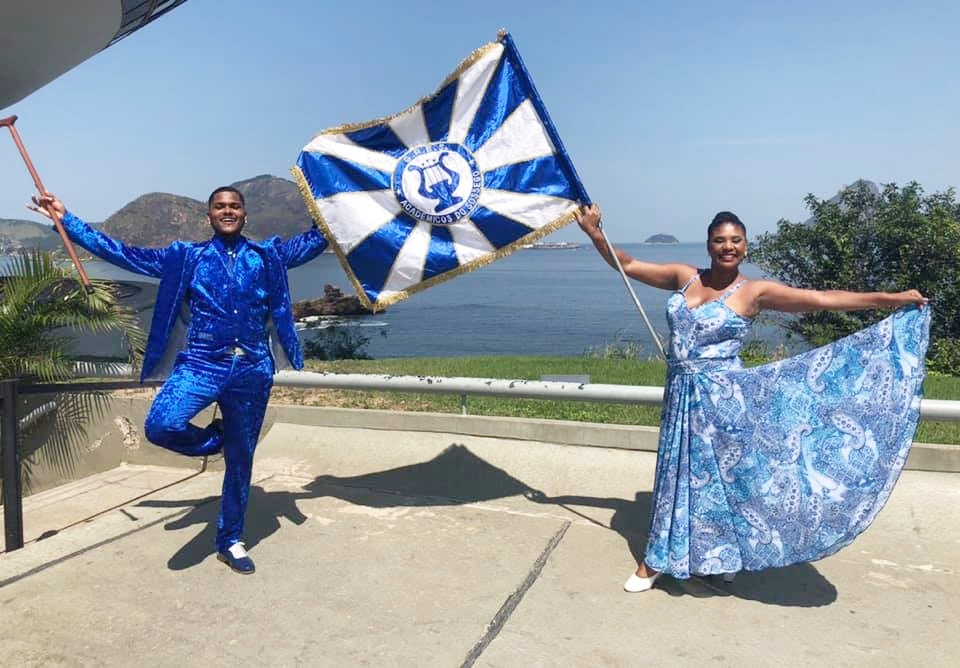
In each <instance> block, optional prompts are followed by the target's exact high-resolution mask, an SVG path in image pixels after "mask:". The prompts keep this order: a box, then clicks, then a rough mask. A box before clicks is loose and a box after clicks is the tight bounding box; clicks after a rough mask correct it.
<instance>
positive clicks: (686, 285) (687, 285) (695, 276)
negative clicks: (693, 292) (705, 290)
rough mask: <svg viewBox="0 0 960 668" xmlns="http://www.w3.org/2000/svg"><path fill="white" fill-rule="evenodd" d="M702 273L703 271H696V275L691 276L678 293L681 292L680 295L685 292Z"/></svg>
mask: <svg viewBox="0 0 960 668" xmlns="http://www.w3.org/2000/svg"><path fill="white" fill-rule="evenodd" d="M702 271H703V270H702V269H697V273H695V274H694V275H693V276H691V277H690V278H689V279H688V280H687V282H686V283H684V284H683V287H682V288H680V292H681V293H683V292H686V291H687V288H689V287H690V284H691V283H693V282H694V281H695V280H696V279H698V278H700V274H701V272H702Z"/></svg>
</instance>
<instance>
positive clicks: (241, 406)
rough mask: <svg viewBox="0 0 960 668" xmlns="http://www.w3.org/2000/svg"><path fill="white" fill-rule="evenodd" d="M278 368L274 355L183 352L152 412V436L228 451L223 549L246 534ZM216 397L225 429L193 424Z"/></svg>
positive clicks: (194, 448) (179, 448) (198, 452)
mask: <svg viewBox="0 0 960 668" xmlns="http://www.w3.org/2000/svg"><path fill="white" fill-rule="evenodd" d="M273 371H274V366H273V360H272V359H271V358H270V357H267V358H265V359H262V360H251V359H250V358H248V357H246V356H244V355H229V356H225V357H216V356H211V355H208V354H205V353H197V352H192V351H189V350H188V351H185V352H182V353H180V355H179V356H178V357H177V364H176V366H175V367H174V369H173V372H172V373H171V374H170V377H169V378H167V380H166V382H165V383H164V384H163V387H161V388H160V391H159V392H158V393H157V398H156V399H155V400H154V402H153V405H152V406H151V407H150V412H149V414H148V415H147V420H146V424H145V425H144V431H145V433H146V436H147V438H148V439H149V440H150V441H151V442H153V443H155V444H157V445H159V446H161V447H163V448H167V449H168V450H173V451H174V452H179V453H180V454H184V455H189V456H191V457H199V456H205V455H214V454H217V453H218V452H221V451H222V452H223V459H224V463H225V465H226V471H225V472H224V475H223V494H222V498H221V500H220V515H219V517H218V519H217V551H218V552H223V551H224V550H226V549H227V548H229V547H230V546H231V545H233V544H234V543H236V542H237V541H239V540H240V538H241V536H242V535H243V521H244V516H245V515H246V512H247V501H248V498H249V495H250V477H251V475H252V473H253V453H254V450H255V449H256V447H257V439H258V438H259V436H260V428H261V427H262V426H263V416H264V413H265V412H266V410H267V402H268V400H269V399H270V389H271V388H272V387H273ZM214 402H217V404H218V405H219V406H220V412H221V414H222V415H223V426H222V432H221V429H220V428H218V427H216V426H214V425H210V426H207V427H197V426H196V425H193V424H190V420H192V419H193V418H194V417H196V415H197V413H199V412H200V411H202V410H203V409H205V408H207V407H208V406H210V404H212V403H214Z"/></svg>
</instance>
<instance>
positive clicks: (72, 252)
mask: <svg viewBox="0 0 960 668" xmlns="http://www.w3.org/2000/svg"><path fill="white" fill-rule="evenodd" d="M16 121H17V117H16V116H8V117H7V118H0V127H3V126H6V127H7V128H8V129H9V130H10V136H12V137H13V143H14V144H16V145H17V150H18V151H20V157H22V158H23V162H24V164H26V166H27V171H28V172H30V176H31V177H32V178H33V185H35V186H36V187H37V190H39V191H40V195H41V196H43V197H46V195H47V189H46V188H44V187H43V182H42V181H41V180H40V175H39V174H38V173H37V170H36V168H35V167H34V166H33V162H32V161H31V160H30V155H29V154H28V153H27V149H26V147H25V146H24V145H23V142H22V141H21V140H20V134H19V133H18V132H17V128H15V127H14V125H13V124H14V123H15V122H16ZM44 208H45V209H46V210H47V213H48V214H50V219H51V220H53V226H54V228H56V230H57V234H59V235H60V240H61V241H62V242H63V247H64V248H65V249H66V251H67V255H69V256H70V260H71V261H72V262H73V266H74V267H75V268H76V270H77V274H79V275H80V282H81V283H83V287H84V288H85V289H86V291H87V292H93V286H92V285H90V277H89V276H87V272H86V270H85V269H84V268H83V263H81V262H80V258H79V257H77V251H76V249H75V248H74V247H73V242H71V241H70V237H69V236H67V231H66V230H65V229H63V222H62V221H61V220H60V215H59V214H57V212H56V211H54V210H53V207H52V206H50V205H47V206H45V207H44Z"/></svg>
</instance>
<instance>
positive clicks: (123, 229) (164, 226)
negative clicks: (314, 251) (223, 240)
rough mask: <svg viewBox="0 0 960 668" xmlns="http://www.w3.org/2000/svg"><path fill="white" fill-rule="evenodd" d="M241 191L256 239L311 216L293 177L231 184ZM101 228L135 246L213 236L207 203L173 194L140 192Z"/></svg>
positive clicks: (295, 229)
mask: <svg viewBox="0 0 960 668" xmlns="http://www.w3.org/2000/svg"><path fill="white" fill-rule="evenodd" d="M230 185H232V186H233V187H234V188H236V189H237V190H239V191H240V192H242V193H243V197H244V200H245V201H246V209H247V225H246V227H244V228H243V233H244V234H245V235H246V236H249V237H251V238H253V239H263V238H264V237H268V236H272V235H278V236H281V237H290V236H293V235H294V234H297V233H299V232H302V231H303V230H305V229H307V228H308V227H309V226H310V224H311V220H310V215H309V214H308V213H307V208H306V206H305V205H304V203H303V198H302V197H301V196H300V192H299V190H298V189H297V186H296V184H294V183H293V181H289V180H287V179H281V178H277V177H276V176H269V175H262V176H256V177H254V178H252V179H246V180H244V181H238V182H236V183H232V184H230ZM103 231H104V232H106V233H107V234H109V235H110V236H112V237H114V238H116V239H119V240H121V241H123V242H124V243H127V244H131V245H134V246H154V247H156V246H166V245H167V244H169V243H171V242H172V241H174V240H176V239H182V240H188V241H202V240H204V239H209V238H210V234H211V229H210V223H209V221H208V220H207V203H206V202H201V201H200V200H196V199H192V198H190V197H182V196H180V195H171V194H169V193H150V194H148V195H141V196H140V197H138V198H137V199H135V200H133V201H132V202H130V203H129V204H127V205H126V206H125V207H123V208H122V209H120V210H119V211H117V212H116V213H115V214H113V215H112V216H110V217H109V218H107V219H106V220H105V221H104V222H103Z"/></svg>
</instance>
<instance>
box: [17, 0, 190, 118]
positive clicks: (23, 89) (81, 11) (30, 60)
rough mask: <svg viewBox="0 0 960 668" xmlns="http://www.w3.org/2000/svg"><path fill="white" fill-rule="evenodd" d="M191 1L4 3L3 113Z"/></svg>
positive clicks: (43, 0) (38, 0) (39, 0)
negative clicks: (97, 54) (88, 59)
mask: <svg viewBox="0 0 960 668" xmlns="http://www.w3.org/2000/svg"><path fill="white" fill-rule="evenodd" d="M184 2H186V0H70V2H63V0H3V2H0V43H2V44H3V48H2V50H0V109H4V108H5V107H8V106H10V105H11V104H14V103H15V102H19V101H20V100H22V99H23V98H25V97H26V96H27V95H30V94H31V93H33V92H34V91H35V90H37V89H38V88H40V87H42V86H44V85H45V84H48V83H50V82H51V81H53V80H54V79H56V78H57V77H58V76H60V75H61V74H64V73H65V72H67V71H68V70H70V69H72V68H74V67H75V66H77V65H79V64H80V63H82V62H83V61H85V60H86V59H87V58H89V57H90V56H93V55H94V54H96V53H98V52H100V51H102V50H103V49H105V48H106V47H108V46H110V45H111V44H113V43H115V42H117V41H118V40H120V39H123V38H124V37H126V36H127V35H129V34H131V33H133V32H135V31H137V30H139V29H140V28H142V27H143V26H145V25H147V24H148V23H150V22H151V21H153V20H154V19H156V18H158V17H160V16H162V15H163V14H165V13H167V12H168V11H170V10H171V9H173V8H175V7H177V6H178V5H181V4H183V3H184Z"/></svg>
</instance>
